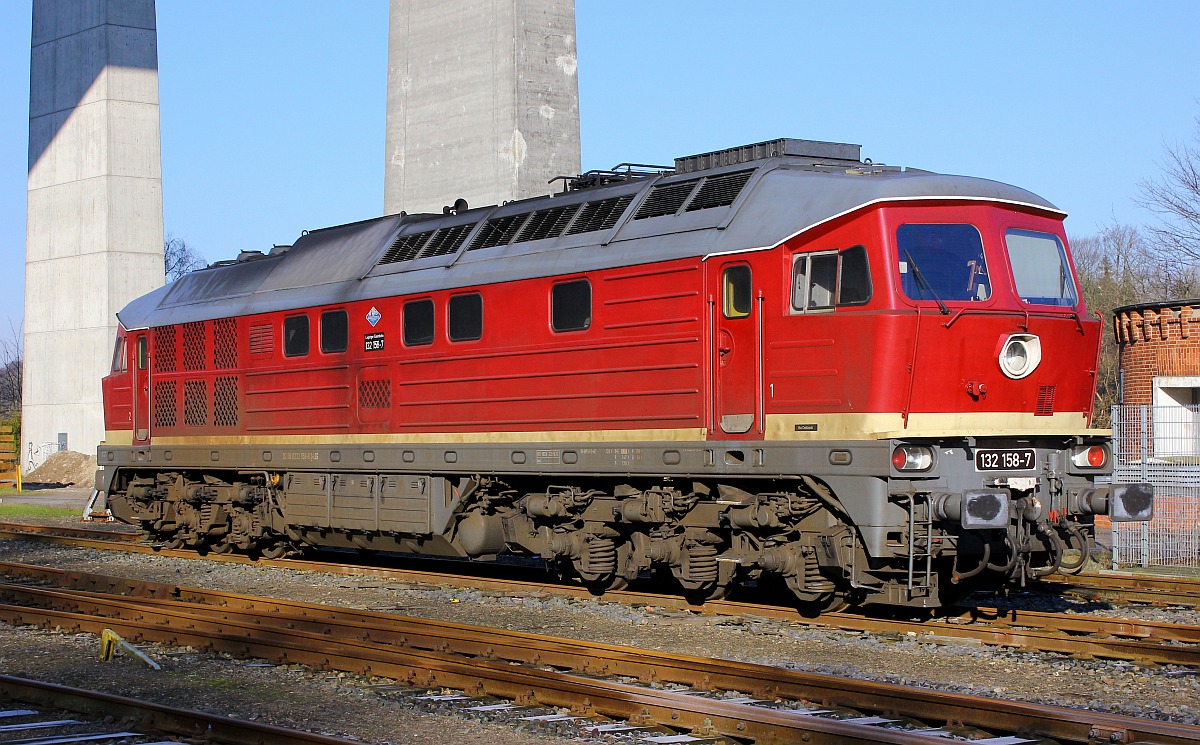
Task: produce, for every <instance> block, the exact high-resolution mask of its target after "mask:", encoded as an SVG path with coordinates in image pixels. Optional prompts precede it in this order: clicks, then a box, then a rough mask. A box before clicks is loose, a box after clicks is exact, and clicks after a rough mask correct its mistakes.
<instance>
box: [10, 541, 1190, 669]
mask: <svg viewBox="0 0 1200 745" xmlns="http://www.w3.org/2000/svg"><path fill="white" fill-rule="evenodd" d="M25 527H26V526H14V525H11V524H0V537H5V536H18V537H26V538H30V539H34V540H42V541H50V542H55V543H69V544H71V545H78V546H84V547H88V548H99V549H116V550H122V551H133V552H139V553H156V554H160V555H163V556H170V557H177V558H188V559H195V558H197V557H198V554H197V553H196V552H194V551H185V550H170V549H164V548H161V547H156V546H151V545H148V544H141V543H137V542H136V540H137V536H136V534H133V533H128V532H124V533H114V532H113V531H96V530H87V529H80V528H40V527H39V528H36V529H35V530H32V531H27V530H25ZM114 536H115V537H114ZM204 558H205V559H208V560H215V561H226V562H234V563H241V564H258V565H265V566H274V567H279V568H286V569H295V570H301V571H322V572H331V573H337V574H345V575H353V576H371V577H379V578H384V579H388V580H391V581H399V582H409V583H419V584H433V585H436V584H447V583H450V584H453V585H455V586H458V587H472V588H477V589H481V590H490V591H502V592H505V593H508V594H541V593H556V594H561V595H569V596H574V597H592V595H591V593H589V592H588V591H587V590H586V589H584V588H581V587H572V586H568V585H556V584H548V583H543V582H527V581H521V580H511V579H498V578H480V577H469V576H459V575H450V574H446V573H444V572H432V571H420V570H412V569H392V568H380V567H363V566H359V565H352V564H336V563H330V562H324V561H322V562H312V561H300V560H295V559H275V560H268V559H257V560H254V559H249V558H247V557H245V556H240V555H236V554H234V555H209V556H205V557H204ZM1087 579H1089V580H1092V579H1100V580H1103V579H1108V576H1107V575H1093V576H1089V577H1087ZM1117 579H1120V580H1124V579H1128V578H1124V577H1119V578H1117ZM604 598H605V600H608V601H613V602H622V603H627V604H636V605H652V606H656V607H662V608H666V609H669V610H676V611H681V610H692V611H696V612H701V613H711V614H723V615H733V616H758V617H763V618H769V619H774V620H780V621H787V622H789V623H796V624H803V625H808V626H814V627H821V628H833V629H841V630H845V631H856V632H870V633H883V634H900V635H905V636H909V637H912V638H915V639H917V640H925V641H932V642H951V643H953V642H963V643H966V642H976V643H981V644H988V645H992V646H998V647H1011V648H1019V649H1028V650H1034V651H1039V652H1054V653H1059V654H1067V655H1076V656H1081V657H1093V658H1099V659H1114V660H1126V661H1131V662H1136V663H1139V664H1171V665H1183V666H1189V667H1200V626H1188V625H1182V624H1171V623H1162V622H1152V621H1141V620H1133V619H1120V618H1107V617H1103V616H1094V615H1081V614H1070V613H1048V612H1041V611H1027V610H1004V611H1001V610H998V609H995V608H983V607H981V608H973V609H970V610H965V611H961V612H958V613H946V614H943V615H940V616H938V617H936V618H932V619H921V620H905V619H897V618H877V617H872V616H869V615H863V614H858V613H829V614H824V615H822V616H820V617H819V618H807V617H804V616H802V615H800V614H799V613H797V612H796V610H795V609H793V608H790V607H787V606H780V605H768V604H762V603H746V602H736V601H728V600H719V601H709V602H707V603H705V604H703V605H702V606H694V605H689V604H688V603H687V601H685V600H684V599H683V598H680V597H678V596H674V595H659V594H652V593H645V592H633V591H613V592H609V593H606V594H605V596H604Z"/></svg>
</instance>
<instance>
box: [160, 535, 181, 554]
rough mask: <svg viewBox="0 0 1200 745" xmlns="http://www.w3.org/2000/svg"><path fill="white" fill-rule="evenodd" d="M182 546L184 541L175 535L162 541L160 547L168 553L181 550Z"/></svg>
mask: <svg viewBox="0 0 1200 745" xmlns="http://www.w3.org/2000/svg"><path fill="white" fill-rule="evenodd" d="M183 544H184V540H183V539H182V538H180V537H179V536H177V535H176V536H172V537H170V538H168V539H166V540H164V541H163V544H162V545H163V548H165V549H167V550H168V551H177V550H179V549H181V548H183Z"/></svg>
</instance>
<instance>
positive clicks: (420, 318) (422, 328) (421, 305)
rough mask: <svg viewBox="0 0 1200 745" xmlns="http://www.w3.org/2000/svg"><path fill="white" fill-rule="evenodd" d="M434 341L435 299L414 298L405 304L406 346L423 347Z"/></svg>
mask: <svg viewBox="0 0 1200 745" xmlns="http://www.w3.org/2000/svg"><path fill="white" fill-rule="evenodd" d="M432 343H433V301H432V300H413V301H411V302H407V303H405V304H404V346H406V347H423V346H426V345H428V344H432Z"/></svg>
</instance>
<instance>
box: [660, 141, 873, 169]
mask: <svg viewBox="0 0 1200 745" xmlns="http://www.w3.org/2000/svg"><path fill="white" fill-rule="evenodd" d="M861 152H862V146H861V145H849V144H846V143H843V142H821V141H818V140H793V139H787V138H784V139H779V140H769V141H767V142H759V143H755V144H753V145H742V146H741V147H731V148H729V149H728V150H716V151H714V152H711V153H701V154H699V155H689V156H687V157H686V158H676V159H675V172H676V173H693V172H695V171H706V170H708V169H710V168H719V167H720V166H731V165H736V164H738V163H750V162H752V161H756V160H765V159H767V158H779V157H787V158H789V159H793V160H796V161H799V162H801V163H805V164H809V165H817V164H822V163H825V164H830V165H841V166H845V165H849V164H851V163H852V164H854V165H858V164H859V163H861V160H860V157H861Z"/></svg>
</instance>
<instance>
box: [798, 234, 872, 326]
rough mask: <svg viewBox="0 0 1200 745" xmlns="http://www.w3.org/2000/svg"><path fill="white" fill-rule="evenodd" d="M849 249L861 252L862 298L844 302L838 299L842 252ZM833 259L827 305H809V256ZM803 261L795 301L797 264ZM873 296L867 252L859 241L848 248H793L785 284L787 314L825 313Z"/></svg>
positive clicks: (848, 251) (810, 273)
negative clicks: (801, 276)
mask: <svg viewBox="0 0 1200 745" xmlns="http://www.w3.org/2000/svg"><path fill="white" fill-rule="evenodd" d="M850 252H856V253H857V252H861V254H862V257H863V259H864V262H865V269H866V275H865V276H866V283H867V284H866V297H865V298H863V299H861V300H854V301H846V300H843V299H842V294H843V293H842V290H843V286H844V280H845V276H846V275H845V264H846V261H845V259H846V255H847V254H849V253H850ZM829 257H836V258H835V262H836V264H835V268H834V277H833V290H832V293H831V297H830V300H829V303H828V304H822V305H818V306H812V305H810V303H811V299H812V266H813V261H812V260H813V259H828V258H829ZM802 263H803V264H804V267H805V268H804V272H803V277H804V287H803V292H802V295H803V296H802V297H801V298H799V299H800V303H799V304H797V302H796V301H797V295H798V294H800V293H798V292H797V290H798V289H799V288H798V287H797V282H796V280H797V269H796V268H797V267H798V266H799V265H800V264H802ZM874 297H875V285H874V282H873V281H872V280H871V257H870V254H869V253H868V251H867V247H866V246H865V245H863V244H861V243H856V244H854V245H853V246H849V247H848V248H840V249H839V248H827V249H821V250H819V251H797V252H796V253H794V254H792V273H791V276H790V278H789V286H788V299H789V302H788V313H789V314H791V315H802V314H805V313H827V312H829V311H832V310H835V309H837V308H853V307H857V306H862V305H867V304H869V303H870V302H871V300H872V299H873V298H874Z"/></svg>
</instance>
